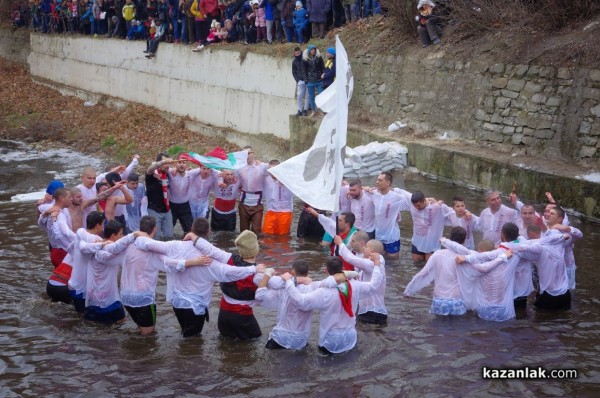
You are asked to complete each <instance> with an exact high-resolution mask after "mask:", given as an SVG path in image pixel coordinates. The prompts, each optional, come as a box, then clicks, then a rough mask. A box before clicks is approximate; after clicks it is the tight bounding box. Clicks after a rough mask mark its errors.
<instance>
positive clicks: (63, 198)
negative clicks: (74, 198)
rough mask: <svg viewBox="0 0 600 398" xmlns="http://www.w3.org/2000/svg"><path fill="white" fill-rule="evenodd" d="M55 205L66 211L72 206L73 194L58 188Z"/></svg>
mask: <svg viewBox="0 0 600 398" xmlns="http://www.w3.org/2000/svg"><path fill="white" fill-rule="evenodd" d="M54 203H55V204H56V205H57V206H59V207H60V208H62V209H64V208H66V207H69V206H70V205H71V192H69V190H68V189H67V188H58V189H57V190H56V191H54Z"/></svg>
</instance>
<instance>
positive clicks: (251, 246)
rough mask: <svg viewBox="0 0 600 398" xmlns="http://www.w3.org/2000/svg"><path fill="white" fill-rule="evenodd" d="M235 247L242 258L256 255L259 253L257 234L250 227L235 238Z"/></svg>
mask: <svg viewBox="0 0 600 398" xmlns="http://www.w3.org/2000/svg"><path fill="white" fill-rule="evenodd" d="M235 247H237V250H238V253H239V254H240V256H241V257H242V258H252V257H256V255H257V254H258V239H257V238H256V234H255V233H254V232H252V231H250V230H248V229H247V230H245V231H244V232H242V233H241V234H239V235H238V237H237V238H236V239H235Z"/></svg>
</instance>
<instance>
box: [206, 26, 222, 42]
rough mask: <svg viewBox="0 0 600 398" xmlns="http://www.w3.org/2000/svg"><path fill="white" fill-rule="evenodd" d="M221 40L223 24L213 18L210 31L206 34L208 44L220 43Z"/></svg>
mask: <svg viewBox="0 0 600 398" xmlns="http://www.w3.org/2000/svg"><path fill="white" fill-rule="evenodd" d="M220 41H221V24H220V23H219V22H218V21H217V20H213V21H212V23H211V24H210V31H209V32H208V36H206V44H207V45H208V44H212V43H219V42H220Z"/></svg>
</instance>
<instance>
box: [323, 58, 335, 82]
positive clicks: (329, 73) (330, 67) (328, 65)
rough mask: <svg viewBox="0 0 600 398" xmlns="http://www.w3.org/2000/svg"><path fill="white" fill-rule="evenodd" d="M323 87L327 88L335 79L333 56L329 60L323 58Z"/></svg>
mask: <svg viewBox="0 0 600 398" xmlns="http://www.w3.org/2000/svg"><path fill="white" fill-rule="evenodd" d="M330 61H331V62H330ZM323 74H324V75H325V76H324V77H323V88H327V87H329V86H330V85H331V83H333V80H334V79H335V57H333V58H331V59H330V60H329V59H327V60H325V67H324V68H323Z"/></svg>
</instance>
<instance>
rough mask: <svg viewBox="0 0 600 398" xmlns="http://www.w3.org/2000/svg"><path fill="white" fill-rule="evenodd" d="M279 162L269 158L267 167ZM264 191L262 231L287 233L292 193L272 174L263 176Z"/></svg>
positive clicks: (290, 221) (290, 222)
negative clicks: (264, 204) (265, 207)
mask: <svg viewBox="0 0 600 398" xmlns="http://www.w3.org/2000/svg"><path fill="white" fill-rule="evenodd" d="M278 164H279V160H271V161H270V162H269V168H271V167H275V166H277V165H278ZM264 178H265V185H264V193H265V201H266V205H267V212H266V213H265V219H264V222H263V228H262V230H263V232H264V233H265V234H271V235H289V233H290V226H291V225H292V210H293V209H294V194H293V193H292V191H290V190H289V189H288V188H287V187H286V186H285V185H283V184H282V183H281V181H279V180H278V179H277V178H275V176H274V175H272V174H269V175H266V176H265V177H264Z"/></svg>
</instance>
